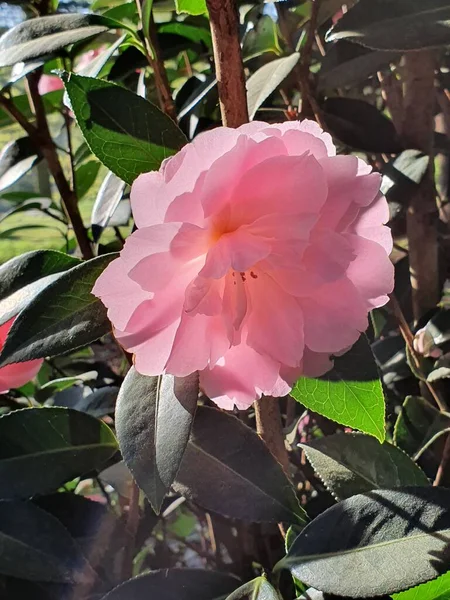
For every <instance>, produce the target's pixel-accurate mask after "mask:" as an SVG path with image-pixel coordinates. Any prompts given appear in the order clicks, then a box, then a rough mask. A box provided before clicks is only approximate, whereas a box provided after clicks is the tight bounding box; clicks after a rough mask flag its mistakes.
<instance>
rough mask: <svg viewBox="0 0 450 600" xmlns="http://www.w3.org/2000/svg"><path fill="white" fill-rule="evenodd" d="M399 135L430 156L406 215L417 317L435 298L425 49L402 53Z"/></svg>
mask: <svg viewBox="0 0 450 600" xmlns="http://www.w3.org/2000/svg"><path fill="white" fill-rule="evenodd" d="M404 61H405V62H404V73H405V81H404V92H405V96H404V113H403V131H402V137H403V140H404V142H405V144H406V147H407V148H417V149H418V150H422V151H423V152H424V153H425V154H427V155H428V156H429V157H430V162H429V166H428V170H427V173H426V174H425V176H424V177H423V179H422V181H421V183H420V185H419V187H418V189H417V191H416V192H415V193H414V194H413V195H412V197H411V199H410V204H409V207H408V212H407V217H406V227H407V235H408V247H409V264H410V276H411V286H412V300H413V312H414V317H415V319H416V320H417V319H419V318H420V317H421V316H422V315H424V314H425V313H426V312H427V311H428V310H430V309H432V308H434V307H435V306H436V304H437V302H438V301H439V275H438V241H437V226H438V208H437V204H436V191H435V187H434V177H433V175H434V164H433V133H434V108H435V102H436V95H435V87H434V71H435V56H434V53H433V52H431V51H429V50H427V51H421V52H412V53H406V55H405V59H404Z"/></svg>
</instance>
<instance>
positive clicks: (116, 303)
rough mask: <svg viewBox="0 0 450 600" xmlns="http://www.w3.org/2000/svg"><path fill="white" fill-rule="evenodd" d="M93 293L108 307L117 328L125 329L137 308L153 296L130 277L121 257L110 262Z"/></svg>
mask: <svg viewBox="0 0 450 600" xmlns="http://www.w3.org/2000/svg"><path fill="white" fill-rule="evenodd" d="M92 293H93V294H94V296H97V297H98V298H100V299H101V301H102V302H103V304H104V305H105V306H106V307H107V309H108V318H109V319H110V321H111V322H112V323H113V324H114V326H115V327H116V328H117V329H125V328H126V326H127V323H128V321H129V320H130V318H131V316H132V315H133V313H134V311H135V310H136V308H137V307H138V306H139V305H140V304H142V303H143V302H145V301H146V300H148V299H149V298H150V297H151V296H152V295H151V294H150V293H149V292H146V291H145V290H143V289H142V288H141V287H140V286H139V285H138V284H137V283H136V282H135V281H133V280H132V279H130V278H129V277H128V269H127V267H126V265H125V263H124V261H123V260H122V258H120V257H119V258H116V260H113V261H112V262H111V263H109V265H108V266H107V267H106V269H105V270H104V271H103V273H102V274H101V275H100V277H99V278H98V279H97V281H96V282H95V285H94V287H93V289H92Z"/></svg>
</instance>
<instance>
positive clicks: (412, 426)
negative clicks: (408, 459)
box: [394, 396, 450, 456]
mask: <svg viewBox="0 0 450 600" xmlns="http://www.w3.org/2000/svg"><path fill="white" fill-rule="evenodd" d="M449 428H450V414H448V413H441V412H440V411H438V410H437V409H436V408H434V406H432V405H431V404H430V403H429V402H427V401H426V400H425V399H424V398H421V397H420V396H407V398H406V400H405V402H404V404H403V406H402V409H401V412H400V414H399V416H398V417H397V420H396V422H395V427H394V442H395V444H396V445H397V446H399V447H400V448H402V450H404V451H405V452H407V453H408V454H409V455H411V456H416V455H417V454H418V453H420V454H422V453H423V451H424V448H426V447H428V446H429V445H430V442H433V441H435V440H436V439H437V438H438V437H439V436H440V435H443V434H445V433H446V432H447V431H448V430H449Z"/></svg>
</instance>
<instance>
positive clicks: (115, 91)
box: [64, 73, 186, 184]
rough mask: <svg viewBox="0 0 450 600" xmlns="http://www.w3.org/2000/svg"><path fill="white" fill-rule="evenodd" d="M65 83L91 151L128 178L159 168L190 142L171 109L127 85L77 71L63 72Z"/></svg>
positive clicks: (118, 174)
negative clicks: (167, 110)
mask: <svg viewBox="0 0 450 600" xmlns="http://www.w3.org/2000/svg"><path fill="white" fill-rule="evenodd" d="M64 83H65V86H66V90H67V93H68V95H69V98H70V102H71V105H72V109H73V111H74V113H75V116H76V118H77V121H78V124H79V126H80V128H81V131H82V133H83V135H84V138H85V140H86V142H87V143H88V145H89V147H90V148H91V150H92V152H93V153H94V154H95V155H96V156H97V158H98V159H99V160H100V161H101V162H102V163H103V164H104V165H105V166H106V167H108V169H110V170H111V171H112V172H113V173H115V174H116V175H117V176H118V177H120V178H121V179H123V180H124V181H126V182H127V183H130V184H131V183H132V182H133V181H134V179H135V178H136V177H137V176H138V175H140V174H141V173H146V172H148V171H152V170H155V169H159V166H160V164H161V162H162V161H163V160H164V159H165V158H167V157H168V156H170V155H172V154H174V153H175V152H176V151H177V150H179V149H180V148H181V147H182V146H183V145H184V144H185V143H186V138H185V137H184V135H183V133H182V132H181V130H180V129H179V128H178V127H177V126H176V125H175V123H174V122H173V121H172V120H171V119H170V118H169V117H168V116H167V115H165V114H164V113H163V112H162V111H160V110H159V108H157V107H156V106H154V105H153V104H151V103H150V102H148V101H147V100H144V99H143V98H141V97H140V96H138V95H137V94H134V93H133V92H130V91H129V90H126V89H125V88H122V87H120V86H118V85H115V84H113V83H110V82H106V81H102V80H100V79H91V78H89V77H80V76H78V75H74V74H73V73H70V74H68V73H66V74H65V75H64Z"/></svg>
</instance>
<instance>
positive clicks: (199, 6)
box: [175, 0, 207, 15]
mask: <svg viewBox="0 0 450 600" xmlns="http://www.w3.org/2000/svg"><path fill="white" fill-rule="evenodd" d="M175 7H176V9H177V13H189V14H190V15H203V14H205V13H206V12H207V9H206V2H205V0H175Z"/></svg>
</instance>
